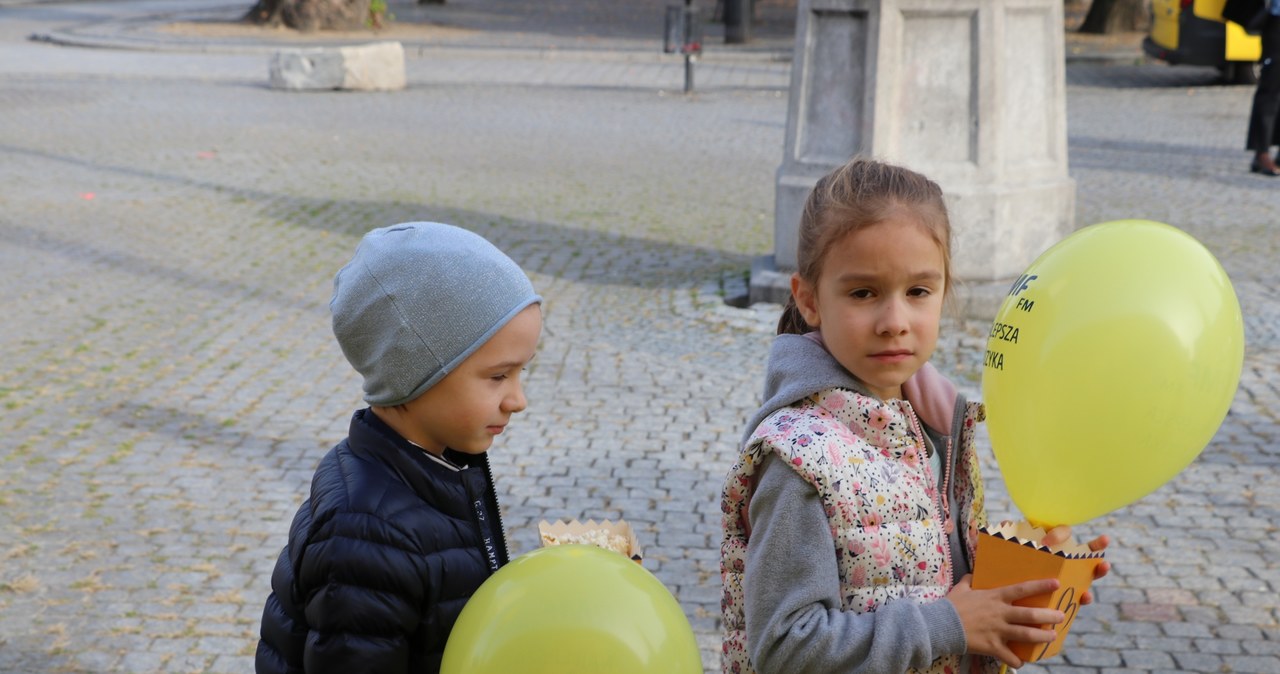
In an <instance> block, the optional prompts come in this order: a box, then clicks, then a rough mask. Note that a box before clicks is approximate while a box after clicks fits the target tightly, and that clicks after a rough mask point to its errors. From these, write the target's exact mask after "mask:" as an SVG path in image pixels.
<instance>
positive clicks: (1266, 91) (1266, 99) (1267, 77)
mask: <svg viewBox="0 0 1280 674" xmlns="http://www.w3.org/2000/svg"><path fill="white" fill-rule="evenodd" d="M1277 61H1280V16H1268V17H1267V22H1266V24H1265V25H1264V26H1263V28H1262V72H1261V73H1260V74H1259V75H1258V89H1257V91H1255V92H1254V94H1253V110H1252V112H1251V113H1250V114H1249V139H1248V145H1247V146H1246V147H1247V149H1249V150H1252V151H1253V152H1254V156H1253V163H1252V164H1250V166H1249V170H1250V171H1252V172H1254V173H1261V174H1263V175H1268V176H1280V167H1278V166H1276V160H1275V158H1274V157H1272V155H1271V146H1272V145H1275V144H1278V143H1280V140H1278V139H1277V134H1280V127H1277V125H1276V118H1277V116H1280V63H1277Z"/></svg>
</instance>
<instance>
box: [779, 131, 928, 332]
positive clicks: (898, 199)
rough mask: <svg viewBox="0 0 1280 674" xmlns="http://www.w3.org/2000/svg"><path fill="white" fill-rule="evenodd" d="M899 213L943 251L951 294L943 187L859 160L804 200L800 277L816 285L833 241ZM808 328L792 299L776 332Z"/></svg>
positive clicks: (899, 169)
mask: <svg viewBox="0 0 1280 674" xmlns="http://www.w3.org/2000/svg"><path fill="white" fill-rule="evenodd" d="M899 210H904V211H908V213H909V214H910V215H911V216H914V219H915V220H916V221H918V222H919V223H920V224H921V225H922V226H924V228H925V229H926V230H927V231H928V232H929V234H930V235H931V236H932V237H933V240H934V241H935V242H936V243H937V244H938V248H940V249H942V274H943V282H944V286H943V288H944V293H949V292H950V291H951V222H950V220H949V219H948V218H947V205H946V202H944V201H943V199H942V188H940V187H938V184H937V183H935V182H933V181H932V180H929V179H928V178H926V177H924V176H923V175H920V174H919V173H916V172H915V171H912V170H910V169H906V168H903V167H901V166H894V165H893V164H887V163H885V162H881V161H877V160H875V159H869V158H866V157H861V156H859V157H854V158H853V159H851V160H849V162H848V163H847V164H845V165H844V166H841V167H839V168H837V169H836V170H834V171H832V172H831V173H828V174H827V175H825V176H823V177H822V179H820V180H819V181H818V183H817V184H816V185H814V186H813V191H811V192H810V193H809V198H808V199H806V200H805V203H804V211H803V212H802V213H801V215H800V245H799V248H798V249H797V251H796V258H797V265H796V267H797V269H796V271H797V273H799V274H800V278H802V279H804V280H805V281H806V282H808V283H810V284H814V285H816V284H817V283H818V277H819V276H821V275H822V263H823V260H824V259H825V258H826V255H827V251H828V250H830V249H831V246H832V245H833V244H834V243H836V242H837V241H840V240H841V239H843V238H844V237H845V236H848V235H849V234H852V233H854V232H857V231H859V230H862V229H865V228H867V227H870V226H871V225H875V224H879V223H881V222H884V221H885V220H888V219H889V218H890V217H893V216H894V215H896V214H898V213H897V211H899ZM812 330H813V328H812V327H810V326H809V324H808V323H806V322H805V320H804V316H803V315H801V314H800V308H799V307H798V306H796V298H795V297H794V296H792V297H791V299H789V300H788V301H787V306H786V308H785V309H783V311H782V318H780V319H779V320H778V334H779V335H782V334H796V335H800V334H804V333H806V332H811V331H812Z"/></svg>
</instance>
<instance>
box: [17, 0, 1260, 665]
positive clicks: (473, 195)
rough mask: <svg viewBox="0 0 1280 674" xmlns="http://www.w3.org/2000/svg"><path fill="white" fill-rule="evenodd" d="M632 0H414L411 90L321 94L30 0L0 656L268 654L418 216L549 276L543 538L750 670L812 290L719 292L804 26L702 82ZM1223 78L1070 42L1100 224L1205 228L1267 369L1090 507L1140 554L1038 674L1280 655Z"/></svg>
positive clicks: (137, 0)
mask: <svg viewBox="0 0 1280 674" xmlns="http://www.w3.org/2000/svg"><path fill="white" fill-rule="evenodd" d="M246 4H247V3H246ZM597 4H602V5H603V4H609V5H610V6H612V4H611V3H587V2H574V1H570V0H563V1H562V2H559V3H551V4H545V3H531V2H516V1H515V0H508V1H507V2H505V3H498V2H496V0H493V1H482V0H473V1H470V2H469V1H467V0H458V1H457V2H452V3H450V4H448V5H445V6H443V7H432V8H426V9H420V8H418V7H416V6H414V5H411V4H407V3H406V4H404V5H398V4H397V3H392V11H393V12H395V13H398V14H400V15H401V18H402V20H403V21H404V22H405V23H411V22H412V23H415V24H416V25H417V28H415V30H418V31H419V32H417V33H416V35H417V37H416V38H413V39H408V38H406V39H405V43H406V46H407V63H406V68H407V71H408V75H409V87H408V88H407V89H406V90H404V91H400V92H391V93H352V92H311V93H286V92H281V91H274V90H271V89H268V88H267V86H266V74H267V62H266V58H267V56H266V54H267V53H268V52H269V51H271V50H273V49H275V48H278V47H279V46H280V45H282V44H298V43H300V42H304V41H306V40H298V39H296V38H293V37H288V36H275V37H272V36H268V37H267V38H262V37H252V36H251V37H245V36H243V35H232V36H227V35H221V36H218V35H210V34H209V33H208V32H207V31H206V32H203V33H201V32H195V33H192V32H185V33H184V32H181V31H175V30H174V29H173V26H174V25H175V24H177V23H186V22H192V21H201V20H209V21H212V20H215V19H222V20H225V19H226V18H228V17H232V16H234V15H235V14H236V13H238V12H240V11H241V10H242V8H241V7H239V6H238V5H226V4H222V3H217V2H178V1H175V0H158V1H147V0H128V1H122V2H110V1H99V2H79V3H77V2H65V3H64V2H49V3H46V2H40V3H23V2H15V1H14V0H0V269H3V270H4V273H3V274H0V316H3V317H4V318H3V319H2V325H3V328H2V329H0V349H2V350H3V353H4V358H3V360H2V361H0V363H3V367H2V369H0V428H3V429H4V433H3V435H2V436H0V672H246V671H251V670H252V652H253V649H254V646H255V644H256V633H257V629H258V622H259V617H260V612H261V606H262V602H263V600H264V599H265V597H266V594H267V592H268V582H269V575H270V571H271V568H272V565H273V563H274V560H275V557H276V555H277V554H278V552H279V549H280V546H281V545H283V543H284V536H285V533H286V531H287V527H288V522H289V519H290V518H291V517H292V514H293V511H294V510H295V508H296V507H297V503H298V502H299V499H300V498H301V495H302V494H303V493H304V491H305V489H306V485H307V483H308V481H309V478H310V475H311V471H312V469H313V467H314V465H315V462H316V461H317V460H318V459H319V458H320V456H321V455H322V454H323V453H324V452H325V451H326V450H327V449H328V448H329V447H330V446H331V445H332V444H333V443H334V442H336V441H337V440H339V439H341V437H342V436H343V435H344V433H345V429H346V424H347V420H348V419H349V416H350V414H351V412H352V411H353V410H354V409H355V408H356V407H357V406H358V405H359V404H360V403H359V382H358V380H357V378H356V376H355V375H354V373H352V372H351V370H350V368H349V366H347V364H346V363H345V361H344V360H343V359H342V356H341V354H340V352H339V351H338V349H337V348H336V346H335V344H334V343H333V339H332V336H331V334H330V332H329V327H328V312H327V302H328V298H329V293H330V290H331V283H332V277H333V274H334V272H335V271H336V270H337V269H338V267H340V266H341V264H343V263H344V262H345V260H346V259H347V258H348V257H349V255H350V253H351V251H352V250H353V248H354V246H355V243H356V242H357V241H358V239H359V236H360V235H361V234H362V233H363V232H364V231H366V230H367V229H370V228H373V227H377V226H382V225H386V224H391V223H395V222H399V221H404V220H414V219H433V220H441V221H445V222H451V223H455V224H458V225H462V226H466V227H469V228H472V229H474V230H475V231H477V232H480V233H482V234H484V235H485V236H488V237H490V238H491V239H492V240H494V241H495V242H496V243H497V244H498V245H499V246H500V247H502V248H503V249H504V250H506V251H508V252H509V253H510V254H511V255H512V256H513V257H514V258H515V259H516V260H517V261H518V262H520V263H521V264H522V265H523V266H524V267H525V268H526V269H527V270H528V271H529V272H530V275H531V277H532V278H533V280H534V283H535V285H536V286H537V287H538V288H539V290H540V291H541V292H542V293H543V295H544V296H545V297H546V298H547V304H546V331H545V334H544V337H543V341H542V345H541V347H540V351H539V355H538V357H537V359H536V360H535V364H534V365H533V367H532V368H531V370H530V372H529V383H528V391H527V392H528V396H529V399H530V403H531V404H530V408H529V411H528V412H526V413H525V414H524V415H523V416H522V417H520V418H517V419H516V421H515V422H514V423H513V424H512V425H511V427H510V430H509V431H508V432H507V433H504V435H503V436H502V437H501V438H499V441H498V442H497V443H496V444H495V447H494V450H493V452H492V457H493V460H494V462H495V473H496V478H497V480H498V482H499V494H500V496H501V500H502V503H503V506H504V509H505V513H504V521H505V523H506V524H507V527H508V530H507V532H506V533H507V536H508V540H509V542H510V545H511V546H512V548H513V550H514V551H515V552H517V553H518V552H521V551H527V550H530V549H532V548H533V547H534V546H536V545H537V536H536V533H535V531H536V524H537V522H538V521H539V520H541V519H555V518H573V517H577V518H584V519H585V518H588V517H594V518H597V519H598V518H602V517H612V518H617V517H623V518H626V519H627V520H629V521H631V522H632V523H633V524H635V525H636V528H637V530H638V535H639V538H640V540H641V543H642V545H643V546H644V549H645V553H646V558H645V562H644V565H645V568H647V569H648V570H650V571H652V572H653V573H654V574H655V575H656V576H657V577H658V578H659V579H660V580H662V582H663V583H664V584H665V585H666V586H667V587H668V588H669V589H670V590H671V592H672V593H673V594H674V595H675V596H676V598H677V599H678V600H679V601H680V603H681V605H682V606H683V607H684V608H685V611H686V614H687V615H688V617H689V619H690V622H691V624H692V625H693V628H694V630H695V632H696V633H697V635H698V637H699V642H700V643H701V644H702V647H703V656H704V663H705V664H706V666H707V669H708V670H709V671H714V670H715V669H716V667H718V662H717V657H716V651H717V648H718V627H719V625H718V619H719V598H720V591H719V575H718V568H717V560H718V546H719V526H720V515H719V508H718V490H719V487H720V483H721V480H722V476H723V474H724V472H725V470H726V469H727V468H728V466H729V464H730V463H731V461H732V459H733V455H734V452H735V446H736V441H737V439H738V437H739V434H740V433H741V430H742V429H741V424H742V423H743V421H744V420H745V419H746V418H747V417H748V416H749V414H750V413H751V411H752V410H753V409H754V406H755V405H756V401H757V399H758V396H759V389H760V384H761V377H762V372H763V359H764V354H765V353H766V349H767V345H768V342H769V340H770V337H771V334H772V323H773V321H774V320H775V319H776V316H777V312H778V309H779V307H777V306H776V305H767V304H760V305H755V306H753V307H750V308H734V307H732V306H729V305H727V304H725V303H724V302H723V299H724V298H726V297H733V296H737V295H739V294H741V293H742V292H743V290H744V288H745V276H746V273H747V270H748V269H749V267H750V264H751V260H752V259H753V258H755V257H756V256H758V255H761V254H765V253H768V252H770V247H771V242H772V213H773V189H774V188H773V180H774V172H775V170H776V169H777V166H778V165H779V163H780V162H781V154H782V143H783V135H784V132H785V124H786V96H787V87H788V86H789V82H790V63H789V59H788V57H787V54H788V51H789V44H790V42H789V41H790V37H789V31H791V30H793V29H794V24H790V25H788V21H789V20H790V19H789V18H787V16H786V15H787V11H785V10H787V8H786V7H785V6H782V5H779V6H768V5H765V4H763V3H762V4H761V12H762V15H761V24H759V25H758V26H757V27H756V30H757V34H758V38H757V39H756V40H754V41H753V42H752V43H749V44H747V45H742V46H732V45H723V44H722V41H719V42H718V41H717V40H716V35H715V32H714V31H715V30H716V28H715V27H714V26H709V27H708V39H707V43H706V45H707V46H706V54H705V57H704V59H703V60H701V61H699V62H698V63H697V64H696V66H695V68H696V70H695V78H696V86H695V93H694V94H693V95H684V94H683V93H682V86H683V76H684V69H683V63H682V61H681V59H680V58H679V57H676V56H670V55H664V54H662V53H661V52H660V46H661V42H660V37H661V32H660V25H661V18H660V17H661V8H662V5H663V4H664V3H662V2H659V1H658V0H645V1H644V2H633V3H627V5H626V7H625V8H624V9H616V8H615V10H614V11H603V10H601V11H594V10H596V9H598V8H596V7H594V6H595V5H597ZM544 5H545V6H544ZM540 8H541V9H540ZM640 17H644V18H645V20H651V22H650V23H648V24H647V25H648V26H649V27H648V28H645V27H644V26H645V25H646V24H645V22H644V21H642V20H641V18H640ZM214 23H216V21H215V22H214ZM427 28H430V29H431V30H430V31H427V30H426V29H427ZM428 33H429V34H428ZM31 36H37V39H31ZM307 40H310V38H308V39H307ZM321 41H322V42H328V40H321ZM1216 76H1217V75H1216V73H1215V72H1214V71H1213V70H1211V69H1197V68H1170V67H1167V66H1163V65H1159V64H1152V63H1148V62H1145V61H1144V60H1142V59H1141V58H1140V57H1139V56H1138V55H1137V54H1133V53H1129V52H1127V51H1125V52H1121V53H1110V52H1108V53H1103V52H1097V53H1081V52H1077V53H1075V54H1073V55H1072V56H1071V58H1070V59H1069V60H1068V64H1067V79H1068V100H1067V103H1068V127H1069V151H1070V172H1071V175H1072V177H1073V178H1074V179H1075V180H1076V181H1077V186H1078V192H1077V222H1078V224H1080V225H1086V224H1090V223H1094V222H1102V221H1106V220H1113V219H1120V218H1130V217H1141V218H1149V219H1154V220H1159V221H1163V222H1168V223H1170V224H1173V225H1175V226H1177V227H1180V228H1182V229H1184V230H1186V231H1188V232H1190V233H1191V234H1193V235H1195V236H1196V237H1198V238H1199V239H1200V240H1201V241H1203V242H1204V243H1205V245H1206V246H1207V247H1208V248H1209V249H1210V250H1212V251H1213V252H1214V253H1215V254H1216V255H1217V256H1218V257H1219V259H1220V260H1221V262H1222V263H1223V265H1224V267H1225V268H1226V270H1227V271H1228V273H1229V274H1230V275H1231V278H1232V280H1233V283H1234V284H1235V287H1236V291H1237V293H1238V295H1239V297H1240V301H1241V305H1242V307H1243V308H1244V311H1245V317H1246V341H1247V347H1246V367H1245V372H1244V376H1243V379H1242V382H1241V386H1240V390H1239V393H1238V394H1237V396H1236V399H1235V401H1234V403H1233V405H1232V408H1231V413H1230V415H1229V416H1228V418H1227V420H1226V422H1225V423H1224V425H1223V427H1222V429H1221V430H1220V431H1219V433H1218V434H1217V436H1216V437H1215V439H1214V441H1213V443H1212V444H1211V445H1210V446H1209V447H1208V448H1206V450H1205V451H1204V453H1203V454H1202V455H1201V457H1200V458H1199V459H1197V461H1196V462H1195V463H1193V464H1192V466H1191V467H1190V468H1188V469H1187V470H1186V471H1184V472H1183V473H1182V474H1181V475H1180V476H1178V477H1177V478H1176V479H1174V480H1173V481H1172V482H1170V483H1169V484H1168V485H1166V486H1165V487H1163V488H1161V489H1160V490H1159V491H1157V492H1155V493H1154V494H1152V495H1150V496H1148V497H1147V498H1145V499H1143V500H1142V501H1140V502H1139V503H1137V504H1135V505H1133V506H1130V507H1128V508H1125V509H1123V510H1121V511H1117V512H1115V513H1113V514H1111V515H1108V516H1106V517H1103V518H1100V519H1099V520H1097V521H1094V522H1090V523H1088V524H1086V525H1082V526H1081V527H1080V532H1081V533H1082V534H1083V535H1093V534H1099V533H1106V534H1109V535H1110V536H1111V537H1112V538H1113V539H1114V544H1113V547H1112V549H1111V550H1110V551H1109V552H1108V558H1109V559H1110V560H1111V561H1112V562H1113V563H1114V565H1115V569H1114V571H1113V572H1112V574H1111V576H1109V577H1108V578H1106V579H1105V580H1104V581H1103V582H1101V583H1099V585H1098V590H1099V598H1100V600H1099V602H1098V603H1097V604H1096V605H1094V606H1091V607H1089V608H1088V609H1086V610H1085V611H1084V612H1082V614H1081V615H1080V617H1079V618H1078V619H1077V620H1076V622H1075V624H1074V626H1073V628H1072V632H1071V636H1070V638H1069V642H1068V646H1067V648H1066V651H1065V654H1064V655H1062V656H1059V657H1057V658H1054V659H1051V660H1049V661H1047V662H1045V663H1042V664H1037V665H1032V666H1028V667H1026V668H1024V670H1023V671H1025V672H1052V673H1058V672H1063V673H1066V672H1071V673H1083V672H1172V671H1194V672H1259V673H1264V672H1265V673H1270V672H1280V627H1278V626H1277V620H1278V619H1280V613H1278V609H1277V606H1278V605H1280V599H1278V598H1277V597H1278V594H1277V591H1278V590H1280V565H1278V564H1277V561H1276V557H1277V553H1278V552H1280V543H1278V542H1277V531H1276V521H1277V516H1278V515H1280V512H1278V510H1280V487H1278V486H1277V480H1276V468H1277V464H1278V463H1280V447H1278V446H1277V444H1276V440H1277V432H1280V425H1278V423H1277V413H1276V412H1275V410H1276V409H1277V405H1278V404H1280V396H1278V394H1277V389H1276V385H1275V383H1274V382H1275V380H1276V375H1277V366H1278V364H1280V352H1278V351H1277V347H1278V346H1280V343H1278V339H1277V326H1280V304H1278V303H1277V290H1276V288H1277V286H1278V284H1277V276H1278V275H1280V274H1278V272H1277V265H1276V262H1275V260H1276V259H1277V248H1278V247H1280V246H1278V244H1280V237H1277V234H1276V232H1275V229H1274V228H1275V227H1276V226H1277V220H1278V219H1280V191H1278V190H1280V182H1278V181H1275V180H1272V179H1268V178H1264V177H1261V176H1256V175H1251V174H1250V173H1248V171H1247V167H1248V155H1247V154H1246V153H1245V152H1244V150H1243V149H1242V148H1243V142H1244V131H1245V125H1246V122H1247V117H1248V106H1249V102H1250V99H1251V96H1252V93H1253V91H1252V88H1250V87H1241V86H1223V85H1220V84H1218V83H1217V82H1216ZM986 327H987V326H986V325H984V323H983V322H982V321H980V320H966V319H959V318H951V319H948V320H947V323H946V325H945V326H944V337H943V340H942V342H941V344H940V346H939V351H938V355H937V356H936V358H935V361H936V362H937V364H938V365H939V366H940V367H941V368H942V369H943V370H944V371H947V372H949V373H950V374H952V375H953V377H954V378H955V380H956V381H957V382H958V383H959V384H960V385H961V386H962V388H964V389H965V390H966V391H967V392H969V393H971V394H976V393H977V392H978V388H979V375H980V372H981V358H982V353H983V348H984V345H985V334H986ZM982 442H983V443H984V450H983V452H984V467H985V470H986V479H987V489H988V507H989V510H990V511H991V514H992V516H993V517H996V518H1004V517H1011V516H1015V513H1014V512H1013V510H1012V507H1011V506H1010V504H1009V502H1008V498H1007V496H1006V491H1005V489H1004V486H1003V484H1002V483H1001V481H1000V478H999V472H998V468H997V466H996V465H995V463H994V460H993V459H992V457H991V455H990V452H989V449H986V448H985V442H986V441H985V438H984V439H983V440H982Z"/></svg>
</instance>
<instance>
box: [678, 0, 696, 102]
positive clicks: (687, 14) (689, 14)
mask: <svg viewBox="0 0 1280 674" xmlns="http://www.w3.org/2000/svg"><path fill="white" fill-rule="evenodd" d="M683 19H684V43H685V44H684V46H683V48H682V49H681V51H683V52H684V92H685V93H686V94H687V93H689V92H691V91H693V50H692V49H690V48H689V43H690V42H691V41H692V40H693V36H694V25H693V22H694V15H693V0H684V15H683Z"/></svg>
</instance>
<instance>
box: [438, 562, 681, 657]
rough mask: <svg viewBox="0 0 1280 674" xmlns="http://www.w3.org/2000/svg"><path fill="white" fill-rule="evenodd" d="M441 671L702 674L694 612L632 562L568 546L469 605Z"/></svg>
mask: <svg viewBox="0 0 1280 674" xmlns="http://www.w3.org/2000/svg"><path fill="white" fill-rule="evenodd" d="M440 671H441V674H511V673H512V672H520V673H522V674H598V673H599V672H610V673H611V674H685V673H688V674H701V672H702V658H701V656H700V654H699V653H698V644H697V641H696V640H695V639H694V636H693V629H692V628H691V627H690V626H689V620H688V618H686V617H685V615H684V611H683V610H681V608H680V605H679V604H678V603H677V602H676V600H675V598H674V597H672V596H671V593H670V592H668V591H667V588H666V587H665V586H664V585H663V584H662V582H661V581H659V580H658V579H657V578H655V577H654V576H653V575H652V574H650V573H649V572H648V571H646V570H645V569H644V568H643V567H641V566H640V565H639V564H637V563H635V562H634V561H632V560H631V559H629V558H627V557H626V556H624V555H620V554H618V553H616V552H611V551H608V550H603V549H601V548H597V547H594V546H590V545H558V546H552V547H546V548H539V549H537V550H534V551H533V552H529V553H527V554H524V555H521V556H520V557H518V558H516V559H514V560H512V561H511V563H510V564H507V565H506V566H504V567H502V568H501V569H498V571H497V573H495V574H493V575H492V576H490V577H489V579H488V580H486V581H485V582H484V584H483V585H481V586H480V589H479V590H477V591H476V593H475V594H474V595H473V596H472V597H471V599H470V600H468V601H467V605H466V606H465V607H463V609H462V613H461V614H460V615H459V616H458V621H457V623H455V624H454V626H453V631H452V632H451V633H450V634H449V641H448V643H446V644H445V649H444V660H443V661H442V662H441V666H440Z"/></svg>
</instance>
